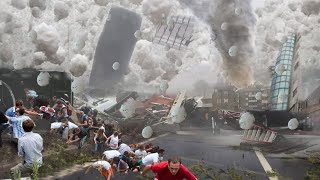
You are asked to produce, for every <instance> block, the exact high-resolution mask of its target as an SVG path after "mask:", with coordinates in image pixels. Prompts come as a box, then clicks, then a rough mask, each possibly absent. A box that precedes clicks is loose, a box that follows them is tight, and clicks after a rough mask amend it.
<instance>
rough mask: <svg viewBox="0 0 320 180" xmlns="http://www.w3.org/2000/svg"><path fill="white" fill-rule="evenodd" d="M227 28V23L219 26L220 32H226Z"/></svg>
mask: <svg viewBox="0 0 320 180" xmlns="http://www.w3.org/2000/svg"><path fill="white" fill-rule="evenodd" d="M228 26H229V24H228V23H226V22H224V23H222V24H221V30H223V31H225V30H227V29H228Z"/></svg>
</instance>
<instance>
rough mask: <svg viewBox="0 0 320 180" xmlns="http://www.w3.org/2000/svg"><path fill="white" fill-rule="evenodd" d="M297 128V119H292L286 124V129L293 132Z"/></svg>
mask: <svg viewBox="0 0 320 180" xmlns="http://www.w3.org/2000/svg"><path fill="white" fill-rule="evenodd" d="M298 127H299V121H298V119H297V118H292V119H290V121H289V122H288V128H289V129H290V130H295V129H297V128H298Z"/></svg>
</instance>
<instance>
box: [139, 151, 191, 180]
mask: <svg viewBox="0 0 320 180" xmlns="http://www.w3.org/2000/svg"><path fill="white" fill-rule="evenodd" d="M150 169H151V170H152V171H153V173H155V175H156V177H155V180H183V179H187V180H197V178H196V177H195V176H194V175H193V174H192V173H191V172H190V171H189V170H188V169H187V168H186V167H185V166H184V165H182V164H181V160H180V158H179V157H172V158H170V159H168V161H165V162H160V163H156V164H153V165H148V166H146V167H145V168H144V169H143V171H142V172H141V175H143V176H144V175H145V174H146V172H147V171H149V170H150Z"/></svg>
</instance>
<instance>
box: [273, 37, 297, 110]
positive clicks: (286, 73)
mask: <svg viewBox="0 0 320 180" xmlns="http://www.w3.org/2000/svg"><path fill="white" fill-rule="evenodd" d="M296 41H297V39H296V35H295V34H292V35H289V36H288V37H287V39H286V42H285V43H284V44H283V45H282V47H281V49H280V53H279V55H278V58H277V61H276V64H275V68H274V70H275V71H274V73H273V78H272V83H271V110H280V111H281V110H288V108H289V96H290V95H289V93H290V92H291V91H290V83H291V75H292V66H293V64H294V55H295V51H296ZM292 93H293V92H292Z"/></svg>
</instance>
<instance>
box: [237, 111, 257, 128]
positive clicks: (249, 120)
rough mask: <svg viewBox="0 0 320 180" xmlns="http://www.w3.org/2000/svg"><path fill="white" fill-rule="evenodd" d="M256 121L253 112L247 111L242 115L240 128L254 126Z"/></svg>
mask: <svg viewBox="0 0 320 180" xmlns="http://www.w3.org/2000/svg"><path fill="white" fill-rule="evenodd" d="M254 121H255V118H254V116H253V115H252V114H251V113H249V112H246V113H244V114H242V115H241V117H240V120H239V124H240V128H241V129H250V128H252V126H253V123H254Z"/></svg>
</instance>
